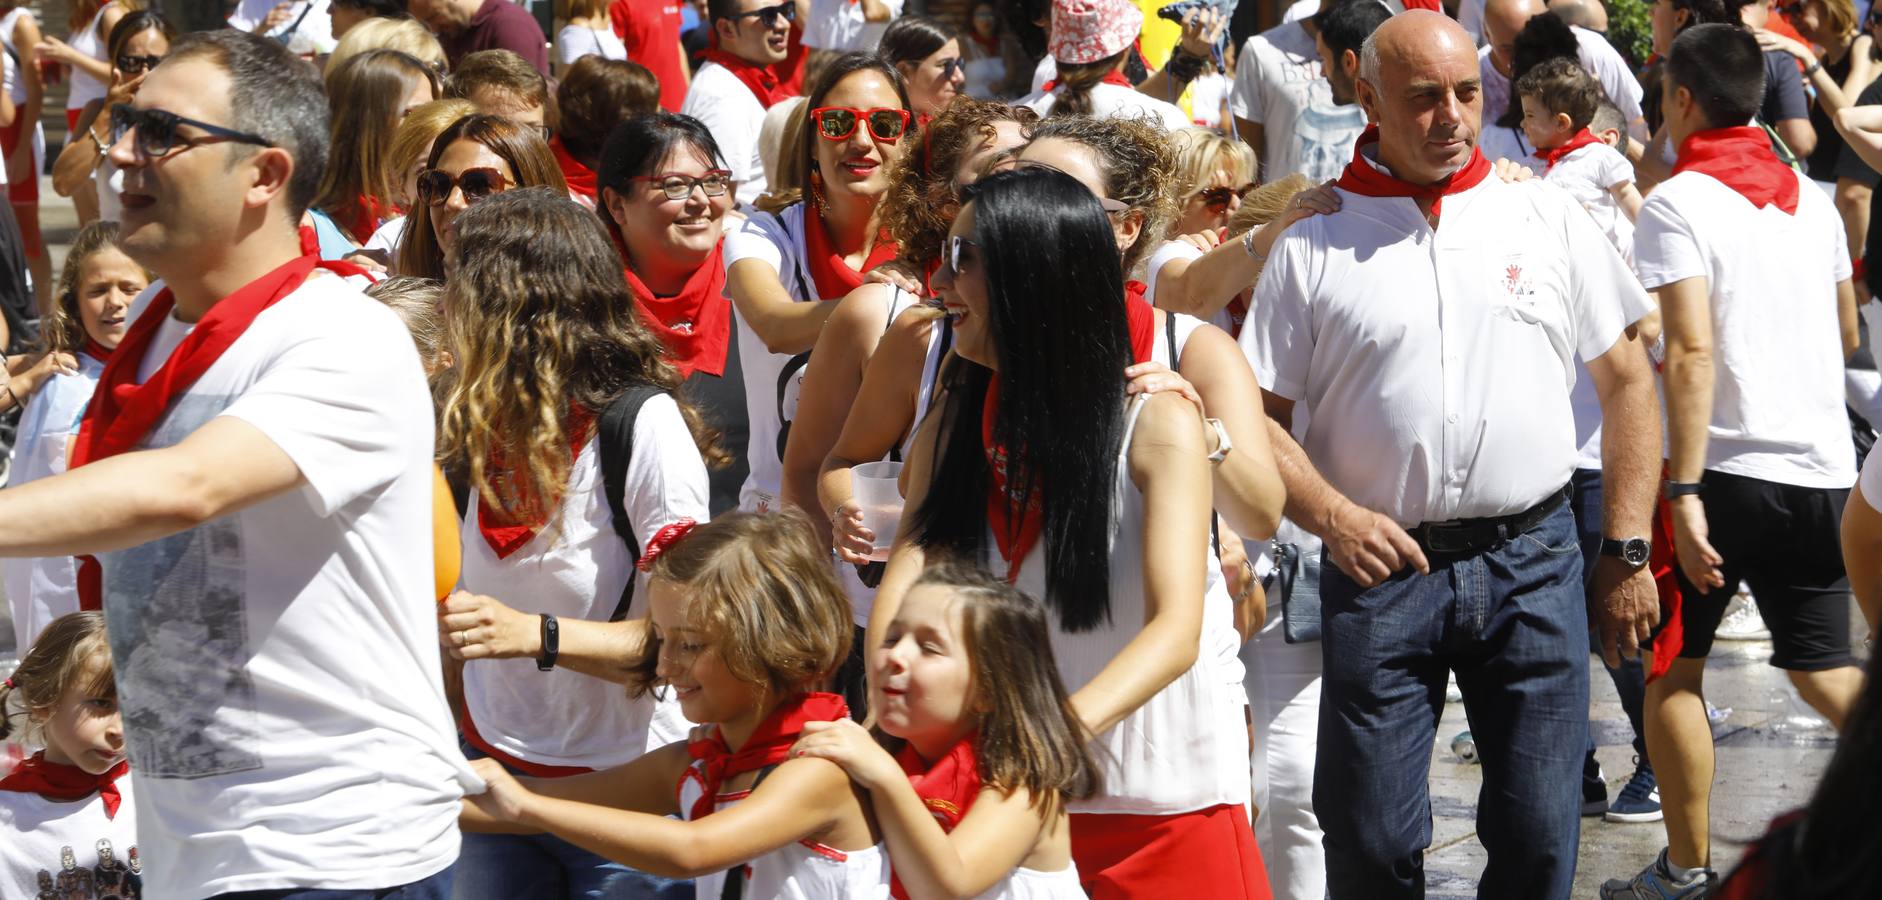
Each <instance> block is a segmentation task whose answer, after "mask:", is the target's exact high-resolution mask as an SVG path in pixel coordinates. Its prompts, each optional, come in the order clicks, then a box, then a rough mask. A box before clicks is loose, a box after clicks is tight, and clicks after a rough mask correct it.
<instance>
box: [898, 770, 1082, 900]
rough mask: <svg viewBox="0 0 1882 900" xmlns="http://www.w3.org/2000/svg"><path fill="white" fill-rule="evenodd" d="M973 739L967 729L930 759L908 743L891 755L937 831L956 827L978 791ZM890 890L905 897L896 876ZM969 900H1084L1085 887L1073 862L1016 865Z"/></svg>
mask: <svg viewBox="0 0 1882 900" xmlns="http://www.w3.org/2000/svg"><path fill="white" fill-rule="evenodd" d="M978 741H979V734H978V733H975V734H970V735H968V736H967V737H965V738H962V739H961V741H960V742H959V743H957V744H955V745H954V746H953V747H952V748H950V749H949V750H948V752H947V754H946V755H944V756H942V757H941V758H940V759H937V760H935V761H934V762H933V763H925V762H923V761H922V759H921V757H920V756H918V755H917V754H916V753H915V748H914V746H913V745H908V744H904V745H903V747H902V749H901V751H900V752H898V753H896V754H895V761H896V762H898V763H900V764H901V766H902V771H903V772H906V773H907V774H908V780H909V783H910V784H911V785H912V786H913V787H914V788H915V794H916V796H918V797H920V798H921V801H922V804H923V805H924V806H926V807H928V811H929V812H930V813H931V814H933V815H934V818H935V821H937V822H939V823H941V830H942V831H945V832H949V833H952V832H953V831H954V829H955V828H957V827H959V826H960V824H961V820H962V819H965V818H967V813H968V811H969V810H971V809H973V807H974V800H975V799H976V798H978V797H979V796H980V791H981V787H982V785H981V781H980V760H979V757H978V754H977V753H976V752H975V745H976V743H977V742H978ZM890 892H891V894H892V895H893V896H894V897H895V898H896V900H908V892H907V891H906V890H904V889H903V888H902V882H901V880H900V879H899V878H892V879H891V881H890ZM974 900H1085V889H1084V888H1083V887H1081V886H1080V885H1079V883H1078V866H1077V865H1076V864H1071V865H1067V866H1066V867H1065V868H1063V869H1060V870H1058V871H1056V872H1044V871H1040V870H1038V869H1028V868H1026V867H1025V866H1019V867H1017V868H1015V869H1013V871H1011V872H1009V873H1007V875H1006V877H1004V878H1001V879H1000V880H999V881H996V882H994V883H993V886H992V887H990V888H987V889H986V890H984V891H982V892H980V893H979V894H976V895H974Z"/></svg>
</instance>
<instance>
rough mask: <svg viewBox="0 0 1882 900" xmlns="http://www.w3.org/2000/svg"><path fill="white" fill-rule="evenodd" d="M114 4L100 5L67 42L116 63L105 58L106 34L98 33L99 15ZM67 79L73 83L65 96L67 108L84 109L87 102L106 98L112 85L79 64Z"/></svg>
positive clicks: (78, 48)
mask: <svg viewBox="0 0 1882 900" xmlns="http://www.w3.org/2000/svg"><path fill="white" fill-rule="evenodd" d="M112 5H113V4H111V3H106V4H105V5H103V6H101V7H99V8H98V12H96V13H94V14H93V15H92V17H91V21H89V22H86V23H85V27H84V28H80V29H79V30H77V31H74V32H72V36H71V37H69V38H66V41H65V42H66V43H67V44H69V45H71V47H72V49H74V50H77V51H78V52H80V53H83V54H85V55H86V56H89V57H91V58H92V59H95V60H98V61H100V62H105V63H113V64H115V62H114V61H113V60H109V59H105V36H104V35H102V34H99V33H98V19H99V17H100V16H103V15H104V14H105V10H107V9H110V8H111V7H112ZM67 80H68V81H69V82H70V83H71V91H70V93H68V94H67V95H66V98H65V108H66V109H84V108H85V104H87V103H90V102H91V101H93V100H102V99H104V96H105V89H106V88H108V87H110V85H108V84H106V83H104V82H102V81H99V80H98V79H96V78H93V77H92V76H91V75H90V74H89V73H87V72H85V71H83V70H81V69H79V68H78V67H77V66H73V67H71V71H70V72H69V74H68V75H67Z"/></svg>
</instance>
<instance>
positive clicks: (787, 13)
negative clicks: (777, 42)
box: [732, 0, 797, 29]
mask: <svg viewBox="0 0 1882 900" xmlns="http://www.w3.org/2000/svg"><path fill="white" fill-rule="evenodd" d="M740 19H757V20H758V24H760V25H763V26H764V27H765V28H768V29H769V28H776V27H778V20H779V19H783V20H784V21H786V22H795V21H797V4H796V3H793V2H791V0H784V2H783V3H780V4H778V5H776V6H766V7H763V8H761V9H754V10H752V11H751V12H742V13H735V14H734V15H733V16H732V21H733V23H734V24H736V23H737V22H738V20H740Z"/></svg>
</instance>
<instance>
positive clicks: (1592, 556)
mask: <svg viewBox="0 0 1882 900" xmlns="http://www.w3.org/2000/svg"><path fill="white" fill-rule="evenodd" d="M1568 483H1569V484H1570V485H1571V486H1573V488H1574V492H1573V493H1572V494H1571V495H1570V497H1569V503H1570V504H1572V505H1573V507H1574V510H1575V531H1576V532H1577V533H1578V534H1579V535H1580V537H1581V567H1582V571H1583V572H1584V573H1586V577H1585V578H1584V579H1583V582H1584V583H1585V584H1586V585H1587V587H1588V589H1589V590H1593V589H1594V564H1595V560H1598V559H1600V558H1601V539H1602V537H1604V535H1602V534H1601V472H1600V471H1599V470H1597V469H1576V470H1575V474H1574V475H1573V476H1570V478H1569V481H1568ZM1627 536H1628V537H1631V536H1632V535H1627ZM1640 537H1648V535H1644V534H1643V535H1640ZM1588 640H1589V641H1590V643H1591V645H1592V647H1593V649H1594V652H1595V653H1597V654H1599V653H1600V652H1601V635H1600V633H1599V632H1597V631H1594V630H1592V629H1591V630H1590V631H1589V633H1588ZM1641 649H1642V650H1645V649H1646V648H1645V647H1642V648H1641ZM1601 667H1602V668H1604V669H1607V661H1606V660H1603V661H1602V663H1601ZM1608 678H1609V679H1610V680H1612V681H1613V682H1614V693H1616V694H1619V695H1620V698H1621V709H1622V710H1623V711H1625V712H1626V713H1627V724H1628V725H1631V726H1633V729H1634V752H1635V753H1636V754H1638V755H1639V756H1640V762H1641V764H1643V765H1646V764H1648V760H1647V729H1646V726H1645V725H1643V724H1641V719H1640V716H1641V710H1642V709H1643V708H1644V707H1645V706H1646V704H1647V669H1646V666H1645V664H1643V663H1642V662H1641V660H1640V657H1635V658H1633V659H1622V660H1621V667H1620V668H1618V669H1608ZM1588 755H1589V756H1593V755H1594V732H1593V731H1592V730H1590V731H1589V733H1588Z"/></svg>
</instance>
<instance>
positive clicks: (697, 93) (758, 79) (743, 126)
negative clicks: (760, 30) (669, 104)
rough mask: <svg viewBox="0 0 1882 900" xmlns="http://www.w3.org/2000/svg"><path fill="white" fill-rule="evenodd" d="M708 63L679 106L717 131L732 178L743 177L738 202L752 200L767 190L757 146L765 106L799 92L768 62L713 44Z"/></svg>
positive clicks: (713, 131) (714, 137) (720, 148)
mask: <svg viewBox="0 0 1882 900" xmlns="http://www.w3.org/2000/svg"><path fill="white" fill-rule="evenodd" d="M705 59H706V64H705V65H703V66H700V67H699V71H698V72H696V73H694V74H693V83H692V85H691V86H690V87H688V88H687V89H686V102H685V103H683V104H681V105H680V112H681V113H683V114H685V115H689V116H692V117H693V118H695V119H698V120H699V122H700V124H702V125H704V126H706V130H707V131H709V132H711V133H712V140H713V142H715V143H717V144H718V145H719V152H720V153H722V154H724V155H725V164H726V165H727V166H730V167H731V171H732V179H733V180H734V181H736V182H738V202H740V203H745V204H749V203H753V202H755V201H756V200H757V199H758V198H759V197H760V196H761V195H763V194H764V192H765V186H766V180H765V161H764V157H763V155H761V154H760V153H759V149H758V132H759V130H760V129H761V128H762V127H763V126H764V122H765V110H768V109H770V108H771V107H772V106H773V105H775V104H776V103H777V102H778V101H780V100H783V99H786V98H787V97H791V96H794V95H795V92H794V91H792V90H790V88H788V87H787V86H785V85H782V84H780V83H779V82H778V78H777V75H776V74H775V73H774V72H773V71H772V69H771V68H770V67H768V66H759V65H754V64H752V63H749V62H746V61H745V60H743V59H740V58H738V57H736V56H733V55H732V54H730V53H726V52H724V51H722V50H708V51H706V55H705Z"/></svg>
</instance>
